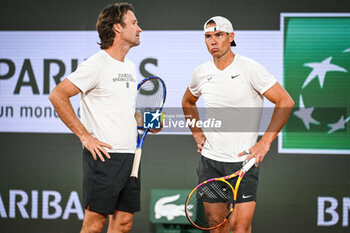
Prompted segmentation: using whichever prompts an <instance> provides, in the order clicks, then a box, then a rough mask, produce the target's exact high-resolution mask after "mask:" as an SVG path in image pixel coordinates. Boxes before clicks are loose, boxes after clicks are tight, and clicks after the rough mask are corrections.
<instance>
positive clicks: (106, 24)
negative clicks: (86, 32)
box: [96, 3, 134, 49]
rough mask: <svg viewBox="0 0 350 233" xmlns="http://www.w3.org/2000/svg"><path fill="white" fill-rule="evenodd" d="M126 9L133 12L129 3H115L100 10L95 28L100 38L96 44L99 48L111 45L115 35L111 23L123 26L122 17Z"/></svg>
mask: <svg viewBox="0 0 350 233" xmlns="http://www.w3.org/2000/svg"><path fill="white" fill-rule="evenodd" d="M127 11H132V12H134V7H133V6H132V5H131V4H130V3H115V4H112V5H109V6H107V7H106V8H104V9H103V10H102V11H101V13H100V15H99V16H98V19H97V23H96V29H97V31H98V35H99V37H100V40H101V42H100V43H98V44H99V45H100V48H101V49H107V48H109V47H110V46H112V44H113V41H114V37H115V32H114V30H113V24H115V23H120V24H121V26H122V27H124V26H125V23H124V21H123V17H124V15H125V13H126V12H127Z"/></svg>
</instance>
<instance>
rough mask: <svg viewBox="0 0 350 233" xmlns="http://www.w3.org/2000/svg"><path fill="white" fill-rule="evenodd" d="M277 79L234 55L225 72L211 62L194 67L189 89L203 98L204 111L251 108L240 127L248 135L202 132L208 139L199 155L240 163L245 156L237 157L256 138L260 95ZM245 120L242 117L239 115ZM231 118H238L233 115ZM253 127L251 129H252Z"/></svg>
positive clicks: (250, 145)
mask: <svg viewBox="0 0 350 233" xmlns="http://www.w3.org/2000/svg"><path fill="white" fill-rule="evenodd" d="M276 82H277V80H276V79H275V78H274V77H273V76H272V75H271V74H270V73H269V72H268V71H267V70H266V69H265V68H264V67H263V66H262V65H260V64H259V63H257V62H256V61H254V60H252V59H250V58H247V57H244V56H240V55H237V54H236V55H235V57H234V60H233V62H232V63H231V64H230V65H229V66H228V67H226V68H225V69H224V70H219V69H218V68H217V67H216V66H215V63H214V62H213V61H212V60H211V61H208V62H206V63H204V64H202V65H199V66H198V67H196V68H195V70H194V72H193V74H192V76H191V79H190V84H189V90H190V91H191V93H192V94H193V95H194V96H196V97H199V96H203V100H204V105H205V107H206V108H210V109H211V110H213V108H217V111H222V110H223V109H225V110H228V111H231V110H232V109H236V110H237V111H235V110H234V111H233V112H236V113H237V114H240V112H241V111H240V108H241V109H248V108H252V109H254V114H253V115H252V116H250V117H249V119H245V120H244V121H243V122H242V124H247V126H248V125H249V129H250V130H248V131H247V132H243V131H240V132H235V131H231V132H223V131H225V130H218V131H215V132H204V133H205V136H206V138H207V140H206V143H205V145H204V147H203V150H202V155H203V156H205V157H207V158H210V159H213V160H217V161H222V162H240V161H243V160H244V159H245V157H246V156H242V157H238V156H237V155H238V154H239V153H241V152H243V151H245V150H248V149H249V148H250V147H252V146H253V145H254V144H255V143H256V141H257V138H258V132H259V125H260V120H261V113H262V107H263V100H264V97H263V94H264V92H265V91H267V90H268V89H270V88H271V87H272V86H273V85H274V84H275V83H276ZM241 117H244V116H241ZM232 119H240V117H239V116H232ZM252 128H253V129H252Z"/></svg>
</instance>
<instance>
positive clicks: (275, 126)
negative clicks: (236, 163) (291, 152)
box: [239, 82, 294, 164]
mask: <svg viewBox="0 0 350 233" xmlns="http://www.w3.org/2000/svg"><path fill="white" fill-rule="evenodd" d="M264 96H265V97H266V98H267V99H268V100H269V101H271V102H272V103H274V104H275V108H274V111H273V114H272V117H271V121H270V124H269V126H268V128H267V130H266V132H265V133H264V135H263V137H262V138H261V139H260V140H259V142H257V143H256V144H255V145H254V146H253V147H251V148H250V149H249V152H250V155H249V156H248V158H247V159H248V160H249V159H251V158H252V157H255V158H256V163H257V164H258V163H261V162H262V161H263V159H264V157H265V155H266V154H267V152H268V151H269V149H270V146H271V143H272V142H273V140H275V138H276V137H277V135H278V133H279V132H280V131H281V130H282V128H283V126H284V125H285V124H286V123H287V120H288V117H289V115H290V113H291V111H292V108H293V106H294V101H293V99H292V98H291V97H290V95H289V94H288V92H287V91H286V90H285V89H284V88H283V87H282V86H281V85H280V84H279V83H278V82H277V83H276V84H274V85H273V86H272V87H271V88H270V89H268V90H267V91H266V92H265V93H264ZM243 154H244V152H242V153H241V154H239V155H243Z"/></svg>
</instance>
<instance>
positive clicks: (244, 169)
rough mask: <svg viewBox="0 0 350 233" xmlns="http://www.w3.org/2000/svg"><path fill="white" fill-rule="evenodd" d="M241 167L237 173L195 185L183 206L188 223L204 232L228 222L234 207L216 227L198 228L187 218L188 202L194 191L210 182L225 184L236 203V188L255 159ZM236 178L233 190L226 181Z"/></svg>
mask: <svg viewBox="0 0 350 233" xmlns="http://www.w3.org/2000/svg"><path fill="white" fill-rule="evenodd" d="M243 164H244V165H243V167H242V168H241V169H239V170H238V171H236V172H234V173H232V174H231V175H227V176H223V177H218V178H211V179H208V180H206V181H203V182H202V183H200V184H199V185H197V186H196V187H195V188H194V189H193V190H192V191H191V192H190V194H189V195H188V197H187V199H186V204H185V213H186V217H187V219H188V221H189V222H190V223H191V224H192V225H193V226H195V227H197V228H198V229H201V230H206V231H210V230H214V229H216V228H219V227H220V226H222V225H223V224H225V222H227V221H228V218H229V217H230V215H231V214H232V213H233V209H234V206H232V207H231V208H230V212H229V213H228V214H227V216H226V217H225V219H224V221H223V222H222V223H220V224H218V225H216V226H213V227H210V228H205V227H201V226H198V225H197V224H196V223H195V222H194V221H193V220H192V219H191V218H190V216H189V214H188V212H189V210H188V206H189V204H188V202H189V200H190V198H191V196H192V195H193V194H194V193H195V191H196V190H197V189H198V188H200V187H201V186H202V185H204V184H206V183H209V182H212V181H221V182H224V183H226V184H227V185H228V186H229V187H230V188H231V189H232V193H233V200H234V201H236V200H237V194H238V188H239V185H240V183H241V180H242V179H243V177H244V175H245V174H246V173H247V172H248V170H249V169H250V168H251V167H252V166H253V165H254V164H255V158H254V157H253V158H252V159H250V160H249V161H247V162H244V163H243ZM236 176H238V179H237V182H236V185H235V188H233V186H232V185H231V184H230V183H229V182H228V181H227V180H230V179H232V178H234V177H236Z"/></svg>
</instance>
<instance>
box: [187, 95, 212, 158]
mask: <svg viewBox="0 0 350 233" xmlns="http://www.w3.org/2000/svg"><path fill="white" fill-rule="evenodd" d="M197 100H198V97H196V96H194V95H193V94H192V93H191V91H190V90H189V89H188V88H187V89H186V92H185V94H184V96H183V98H182V110H183V112H184V114H185V118H186V120H187V119H190V120H192V119H195V121H196V122H197V121H198V120H199V113H198V109H197V105H196V102H197ZM195 125H196V124H195ZM189 127H190V129H191V131H192V135H193V137H194V140H195V141H196V143H197V147H198V150H197V152H198V153H201V151H202V149H203V146H204V143H205V140H206V137H205V135H204V133H203V130H202V129H201V128H198V127H196V126H195V127H192V126H189Z"/></svg>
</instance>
